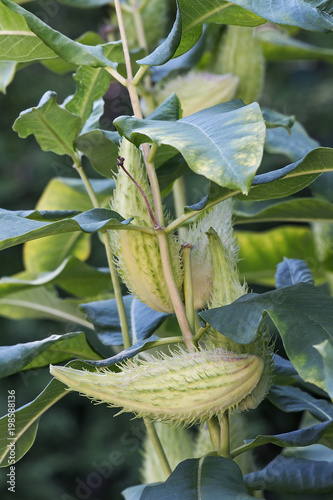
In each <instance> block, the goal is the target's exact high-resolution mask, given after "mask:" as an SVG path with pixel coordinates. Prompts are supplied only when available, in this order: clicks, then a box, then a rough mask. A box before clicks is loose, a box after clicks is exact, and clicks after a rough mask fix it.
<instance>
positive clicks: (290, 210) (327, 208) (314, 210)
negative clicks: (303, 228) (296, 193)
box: [233, 198, 333, 224]
mask: <svg viewBox="0 0 333 500" xmlns="http://www.w3.org/2000/svg"><path fill="white" fill-rule="evenodd" d="M233 211H234V214H235V219H234V221H235V224H248V223H255V222H272V221H279V222H281V221H288V222H333V204H332V203H329V202H328V201H325V200H320V199H318V198H292V199H290V200H286V201H282V202H280V201H277V202H273V203H270V204H269V205H267V202H260V201H259V202H255V203H248V202H246V201H243V202H241V201H237V202H236V203H235V204H234V207H233Z"/></svg>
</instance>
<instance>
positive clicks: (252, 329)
mask: <svg viewBox="0 0 333 500" xmlns="http://www.w3.org/2000/svg"><path fill="white" fill-rule="evenodd" d="M264 313H266V314H268V315H269V317H270V318H271V320H272V321H273V323H274V324H275V326H276V328H277V329H278V331H279V333H280V335H281V337H282V341H283V345H284V348H285V350H286V353H287V355H288V357H289V359H290V361H291V362H292V364H293V365H294V367H295V368H296V370H297V371H298V373H299V375H300V376H301V377H302V379H303V380H305V382H309V383H311V384H314V385H317V386H318V387H319V388H320V389H323V390H324V391H327V387H326V384H325V375H326V374H325V365H324V362H323V358H322V356H321V354H320V353H319V351H318V350H317V349H316V348H315V346H316V345H318V344H321V343H322V342H324V341H326V340H327V341H328V342H329V344H330V345H332V343H333V299H332V298H331V297H329V296H327V295H325V294H323V293H322V292H320V291H319V290H318V289H317V288H315V287H314V286H312V285H309V284H308V283H298V284H297V285H293V286H290V287H285V288H280V289H278V290H274V291H272V292H266V293H263V294H261V295H257V294H253V293H249V294H247V295H243V297H241V298H240V299H238V300H236V301H235V302H234V303H233V304H230V305H228V306H225V307H220V308H216V309H210V310H207V311H203V312H201V313H200V316H201V317H202V319H203V320H204V321H207V322H208V323H209V324H211V325H212V326H213V327H214V328H216V329H217V330H218V331H220V332H221V333H223V335H226V336H227V337H228V338H230V339H231V340H233V341H235V342H239V343H242V344H247V343H250V342H253V341H254V340H255V339H256V337H257V331H258V328H259V324H260V322H261V321H262V316H263V314H264ZM332 351H333V350H331V352H332ZM329 362H330V363H331V364H332V363H333V359H330V360H329Z"/></svg>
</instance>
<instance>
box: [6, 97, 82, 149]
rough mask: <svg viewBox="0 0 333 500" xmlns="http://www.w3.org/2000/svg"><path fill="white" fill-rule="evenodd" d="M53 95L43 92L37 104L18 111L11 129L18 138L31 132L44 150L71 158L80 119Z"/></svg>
mask: <svg viewBox="0 0 333 500" xmlns="http://www.w3.org/2000/svg"><path fill="white" fill-rule="evenodd" d="M56 96H57V94H56V93H55V92H46V94H44V96H43V97H42V99H41V100H40V102H39V104H38V106H36V107H35V108H30V109H26V110H25V111H23V112H22V113H21V114H20V116H19V117H18V118H17V119H16V120H15V123H14V125H13V129H14V130H15V131H16V132H17V133H18V134H19V136H20V137H28V135H30V134H33V135H34V136H35V138H36V141H37V142H38V144H39V145H40V147H41V148H42V149H43V150H44V151H53V152H54V153H57V154H58V155H66V154H67V155H69V156H71V157H73V155H74V147H73V142H74V139H75V137H76V136H77V135H78V133H79V130H80V128H81V119H80V118H79V117H78V116H76V115H73V114H72V113H71V112H69V111H67V110H66V109H64V108H61V107H60V106H59V105H58V104H57V101H56Z"/></svg>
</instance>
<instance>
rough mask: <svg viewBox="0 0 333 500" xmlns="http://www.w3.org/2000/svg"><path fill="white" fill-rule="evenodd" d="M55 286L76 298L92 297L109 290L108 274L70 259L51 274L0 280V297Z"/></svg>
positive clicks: (22, 275)
mask: <svg viewBox="0 0 333 500" xmlns="http://www.w3.org/2000/svg"><path fill="white" fill-rule="evenodd" d="M53 283H54V284H57V285H58V286H60V287H61V288H62V289H63V290H66V291H67V292H69V293H71V294H73V295H76V296H77V297H93V296H96V295H98V294H100V293H103V292H106V291H108V290H110V287H111V283H110V272H109V271H108V270H106V271H103V270H98V269H94V268H93V267H90V266H88V265H87V264H85V263H84V262H82V261H80V260H79V259H76V258H75V257H70V258H68V259H66V260H64V262H62V264H60V266H59V267H57V268H56V269H55V270H54V271H52V272H48V273H47V272H46V273H45V272H43V273H42V274H40V275H38V276H36V277H34V278H33V279H29V278H28V276H25V273H23V274H22V273H21V274H20V275H18V276H15V277H4V278H1V280H0V297H5V296H6V295H9V294H11V293H14V292H19V291H22V290H26V289H29V288H33V287H39V286H45V285H51V284H53Z"/></svg>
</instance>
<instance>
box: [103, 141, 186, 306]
mask: <svg viewBox="0 0 333 500" xmlns="http://www.w3.org/2000/svg"><path fill="white" fill-rule="evenodd" d="M119 155H120V156H121V157H123V158H124V165H125V166H126V170H127V171H128V172H129V173H130V174H131V175H132V176H133V178H134V179H135V180H136V182H137V183H138V184H139V185H140V186H141V188H142V189H143V191H144V192H145V195H146V197H147V200H148V202H149V204H150V206H153V197H152V193H151V189H150V185H149V182H148V179H147V174H146V170H145V166H144V162H143V158H142V153H141V151H140V150H139V149H138V148H137V147H135V146H134V145H133V144H132V143H131V142H129V141H128V140H127V139H125V138H124V139H123V140H122V142H121V145H120V148H119ZM111 208H112V210H115V211H116V212H118V213H120V215H122V216H123V217H124V218H125V219H128V218H129V217H134V220H133V223H134V224H137V225H140V226H143V227H150V228H153V223H152V221H151V218H150V216H149V213H148V210H147V206H146V203H145V200H144V198H143V196H142V194H141V193H140V191H139V189H138V188H137V186H136V185H135V184H134V182H133V181H132V180H131V179H130V178H129V177H128V175H127V174H125V172H124V171H123V170H121V169H120V170H119V173H118V175H117V178H116V189H115V191H114V194H113V197H112V199H111ZM109 235H110V244H111V248H112V252H113V254H114V255H115V256H116V259H117V267H118V271H119V274H120V275H121V278H122V280H123V281H124V283H125V284H126V286H127V287H128V289H129V290H130V291H131V292H132V293H134V294H135V295H136V296H137V297H138V298H139V299H140V300H142V302H144V303H145V304H147V305H148V306H149V307H151V308H152V309H154V310H156V311H160V312H171V313H172V312H173V306H172V302H171V298H170V295H169V292H168V288H167V285H166V282H165V278H164V274H163V271H162V262H161V255H160V249H159V245H158V241H157V238H156V236H155V235H150V234H147V233H144V232H140V231H130V230H129V231H126V230H124V231H110V232H109ZM169 244H170V252H171V261H172V265H173V270H174V275H175V278H176V282H177V285H178V289H179V292H180V294H181V293H182V292H181V288H182V281H183V276H182V269H181V262H180V245H179V244H178V242H177V239H176V238H175V237H174V236H172V235H170V236H169Z"/></svg>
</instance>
